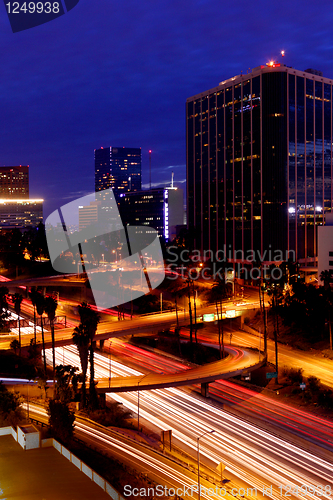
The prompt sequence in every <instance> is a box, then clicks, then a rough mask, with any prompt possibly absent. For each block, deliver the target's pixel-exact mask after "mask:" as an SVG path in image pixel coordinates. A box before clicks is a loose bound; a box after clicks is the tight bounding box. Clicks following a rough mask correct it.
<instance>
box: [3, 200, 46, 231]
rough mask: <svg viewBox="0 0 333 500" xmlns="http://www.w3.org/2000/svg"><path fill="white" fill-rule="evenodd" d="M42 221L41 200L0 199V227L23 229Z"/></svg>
mask: <svg viewBox="0 0 333 500" xmlns="http://www.w3.org/2000/svg"><path fill="white" fill-rule="evenodd" d="M40 222H43V200H38V199H37V200H32V199H27V200H24V199H18V200H13V199H0V229H14V228H17V229H25V228H29V227H36V226H38V224H39V223H40Z"/></svg>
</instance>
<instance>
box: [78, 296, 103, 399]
mask: <svg viewBox="0 0 333 500" xmlns="http://www.w3.org/2000/svg"><path fill="white" fill-rule="evenodd" d="M78 310H79V315H80V319H81V324H82V325H83V328H84V329H85V330H86V331H87V335H88V336H89V339H90V349H89V350H90V356H89V361H90V383H89V403H90V406H91V408H92V409H95V408H97V406H98V404H97V393H96V386H95V366H94V347H95V342H94V337H95V334H96V331H97V326H98V323H99V322H100V317H99V316H98V314H97V312H96V311H93V310H92V309H91V307H90V306H89V305H88V304H87V303H86V302H83V303H82V304H81V305H80V306H79V307H78Z"/></svg>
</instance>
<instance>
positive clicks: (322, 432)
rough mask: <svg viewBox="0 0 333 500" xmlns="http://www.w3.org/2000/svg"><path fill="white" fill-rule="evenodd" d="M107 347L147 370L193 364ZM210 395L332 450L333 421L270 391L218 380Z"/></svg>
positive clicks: (120, 344) (133, 348)
mask: <svg viewBox="0 0 333 500" xmlns="http://www.w3.org/2000/svg"><path fill="white" fill-rule="evenodd" d="M104 349H105V350H106V351H107V352H108V353H111V352H112V354H113V356H115V355H116V356H117V358H120V359H121V360H124V361H125V363H126V364H128V363H130V364H131V366H133V368H135V369H139V370H140V365H141V366H144V367H145V369H146V370H150V371H154V372H157V373H166V372H169V373H175V372H177V371H179V370H188V369H189V368H190V366H191V363H188V362H184V361H183V360H180V359H175V358H174V356H171V355H168V356H165V355H163V356H161V355H160V354H159V353H156V352H154V350H146V349H143V348H140V347H139V346H137V345H133V344H130V343H127V342H124V341H123V340H120V339H114V340H113V341H112V342H111V341H106V343H105V344H104ZM110 355H111V354H108V356H110ZM109 366H110V365H109ZM195 388H196V390H197V392H199V393H200V392H201V390H200V385H196V386H195ZM189 390H190V389H189ZM267 392H271V393H274V395H275V393H276V391H273V390H268V391H267V390H265V393H267ZM209 395H210V397H214V398H218V401H221V402H223V403H226V404H227V405H228V407H232V408H233V409H236V410H237V411H241V412H242V413H245V414H246V415H248V416H250V417H251V419H256V418H257V419H260V420H261V421H264V422H266V423H269V422H271V424H272V425H274V426H278V427H279V428H280V429H283V430H285V431H287V432H289V433H290V432H291V433H294V434H295V435H297V436H302V437H303V438H304V439H306V440H308V441H309V442H311V443H314V444H316V445H318V446H324V447H325V446H327V447H328V449H330V447H331V446H332V445H333V421H329V420H327V419H324V418H321V417H318V416H316V415H313V414H312V413H310V412H307V411H304V410H301V409H297V408H293V407H292V406H290V405H287V404H284V403H283V402H282V401H278V400H274V399H272V398H271V397H269V395H267V394H262V393H261V392H257V391H254V390H251V389H249V388H247V387H242V386H240V385H238V384H235V383H233V382H231V381H229V380H217V381H215V382H212V383H210V384H209Z"/></svg>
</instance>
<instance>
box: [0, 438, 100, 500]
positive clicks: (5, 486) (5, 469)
mask: <svg viewBox="0 0 333 500" xmlns="http://www.w3.org/2000/svg"><path fill="white" fill-rule="evenodd" d="M0 443H1V454H0V470H1V478H0V498H18V499H22V500H23V499H24V500H37V499H48V500H59V499H61V500H91V499H93V498H98V500H106V499H108V500H110V497H109V495H107V494H106V493H105V492H104V491H103V490H102V489H101V488H100V487H99V486H97V484H95V483H94V482H93V481H91V479H89V478H88V477H87V476H86V475H85V474H84V473H83V472H81V471H80V470H79V469H78V468H77V467H75V465H73V464H72V463H71V462H69V461H68V460H67V459H66V458H65V457H63V456H62V455H61V454H60V453H59V452H58V451H57V450H55V449H54V448H38V449H35V450H29V451H24V450H23V449H22V448H21V446H20V445H19V444H18V443H17V442H16V441H15V440H14V439H13V438H12V436H1V438H0Z"/></svg>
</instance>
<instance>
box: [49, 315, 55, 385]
mask: <svg viewBox="0 0 333 500" xmlns="http://www.w3.org/2000/svg"><path fill="white" fill-rule="evenodd" d="M50 323H51V337H52V358H53V359H52V361H53V363H52V364H53V381H54V377H55V345H54V344H55V340H54V324H53V321H50Z"/></svg>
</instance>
